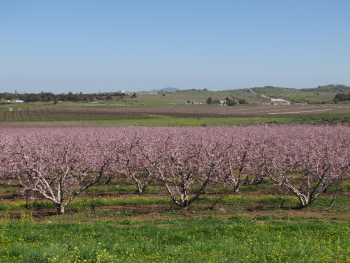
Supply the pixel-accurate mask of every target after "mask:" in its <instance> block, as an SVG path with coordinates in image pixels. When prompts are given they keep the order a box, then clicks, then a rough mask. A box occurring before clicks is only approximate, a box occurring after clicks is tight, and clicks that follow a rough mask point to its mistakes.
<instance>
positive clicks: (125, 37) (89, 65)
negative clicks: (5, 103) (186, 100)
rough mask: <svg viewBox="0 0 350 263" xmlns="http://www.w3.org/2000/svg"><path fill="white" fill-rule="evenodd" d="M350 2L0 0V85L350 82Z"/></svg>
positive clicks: (142, 87) (90, 89)
mask: <svg viewBox="0 0 350 263" xmlns="http://www.w3.org/2000/svg"><path fill="white" fill-rule="evenodd" d="M349 13H350V1H349V0H328V1H326V0H301V1H299V0H278V1H275V0H212V1H208V0H113V1H107V0H95V1H91V0H82V1H79V0H52V1H47V0H42V1H36V0H13V1H10V0H0V92H11V93H14V92H15V90H17V92H18V93H24V92H25V93H39V92H42V91H43V92H52V93H55V94H60V93H68V92H73V93H76V92H83V93H96V92H105V91H108V92H113V91H114V92H117V91H119V90H121V89H123V90H127V91H148V90H152V89H162V88H166V87H175V88H179V89H182V90H185V89H208V90H213V91H217V90H228V89H242V88H251V87H263V86H275V87H287V88H297V89H299V88H314V87H317V86H322V85H328V84H343V85H348V86H350V15H349Z"/></svg>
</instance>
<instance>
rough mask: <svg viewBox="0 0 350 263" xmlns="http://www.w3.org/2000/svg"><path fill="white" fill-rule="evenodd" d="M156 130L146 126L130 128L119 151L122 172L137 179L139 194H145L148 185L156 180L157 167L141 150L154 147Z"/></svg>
mask: <svg viewBox="0 0 350 263" xmlns="http://www.w3.org/2000/svg"><path fill="white" fill-rule="evenodd" d="M153 134H154V132H151V130H149V129H145V128H137V129H136V128H135V129H128V131H127V135H125V136H124V139H123V142H122V143H121V145H120V148H121V150H120V151H118V153H117V154H118V159H119V160H120V162H119V165H120V164H122V167H123V170H122V173H123V174H124V175H126V176H127V177H128V178H130V179H132V180H134V181H135V184H136V187H137V193H138V194H144V193H145V191H146V189H147V187H148V186H149V185H150V184H151V183H152V182H153V181H154V180H155V168H154V167H153V166H152V164H151V163H150V161H149V159H148V158H146V157H145V155H144V154H142V152H141V151H140V148H145V147H148V148H149V149H154V147H155V146H154V145H152V144H153V143H154V139H155V138H152V137H150V135H153Z"/></svg>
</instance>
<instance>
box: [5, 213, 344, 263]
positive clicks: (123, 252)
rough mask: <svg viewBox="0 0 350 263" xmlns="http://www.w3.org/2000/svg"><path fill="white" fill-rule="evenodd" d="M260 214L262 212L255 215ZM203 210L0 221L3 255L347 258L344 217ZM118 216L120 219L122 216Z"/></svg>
mask: <svg viewBox="0 0 350 263" xmlns="http://www.w3.org/2000/svg"><path fill="white" fill-rule="evenodd" d="M261 219H262V220H264V219H265V218H261ZM266 219H267V221H259V222H257V221H256V220H254V219H252V218H250V217H240V216H233V217H229V218H218V217H207V218H205V219H200V218H194V219H164V220H160V219H158V220H154V221H150V220H144V221H129V224H130V225H125V224H127V222H126V221H125V220H124V221H119V222H118V221H117V222H116V221H102V222H99V221H96V222H94V223H80V222H74V223H50V222H48V223H33V222H32V221H30V219H28V218H23V219H22V220H20V221H17V222H3V223H2V224H0V242H1V243H0V244H1V245H0V261H2V262H15V261H16V262H164V261H169V262H224V261H227V262H347V261H349V260H350V240H349V239H348V236H349V234H350V224H348V223H347V224H325V223H322V222H306V223H303V222H290V221H288V222H287V221H282V222H275V221H271V220H270V219H269V218H268V217H266ZM122 222H123V224H124V225H122V224H121V223H122Z"/></svg>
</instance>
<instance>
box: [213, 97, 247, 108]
mask: <svg viewBox="0 0 350 263" xmlns="http://www.w3.org/2000/svg"><path fill="white" fill-rule="evenodd" d="M206 103H207V104H209V105H211V104H216V105H220V104H221V103H220V100H217V99H216V100H213V99H212V97H209V98H207V101H206ZM225 103H226V105H227V106H235V105H237V104H248V102H247V101H246V100H245V99H239V100H238V102H235V100H234V99H230V98H229V97H227V98H225Z"/></svg>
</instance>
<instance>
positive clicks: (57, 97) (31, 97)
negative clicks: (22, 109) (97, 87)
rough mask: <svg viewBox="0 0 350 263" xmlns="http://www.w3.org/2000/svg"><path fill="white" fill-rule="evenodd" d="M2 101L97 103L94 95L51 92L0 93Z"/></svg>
mask: <svg viewBox="0 0 350 263" xmlns="http://www.w3.org/2000/svg"><path fill="white" fill-rule="evenodd" d="M0 99H5V100H13V99H18V100H23V101H24V102H37V101H41V102H50V101H74V102H78V101H82V102H91V101H95V100H96V97H95V95H93V94H83V93H82V92H80V93H77V94H73V93H72V92H68V94H64V93H62V94H53V93H51V92H41V93H38V94H35V93H29V94H27V93H26V94H12V93H0Z"/></svg>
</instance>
